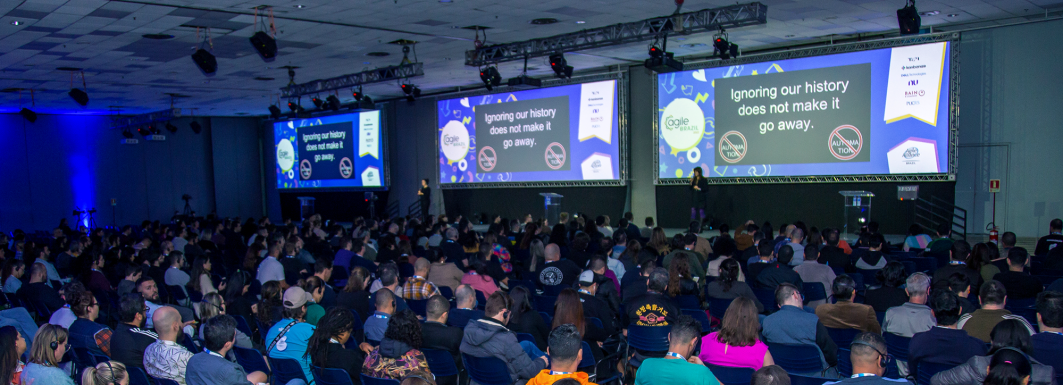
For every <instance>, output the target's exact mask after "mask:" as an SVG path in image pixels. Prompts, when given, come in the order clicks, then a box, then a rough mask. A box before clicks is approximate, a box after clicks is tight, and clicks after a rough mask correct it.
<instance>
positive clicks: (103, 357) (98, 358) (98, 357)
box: [90, 353, 111, 365]
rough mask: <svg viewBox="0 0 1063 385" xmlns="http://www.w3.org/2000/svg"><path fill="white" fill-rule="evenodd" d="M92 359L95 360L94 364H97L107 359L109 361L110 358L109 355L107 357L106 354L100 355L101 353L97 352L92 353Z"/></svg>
mask: <svg viewBox="0 0 1063 385" xmlns="http://www.w3.org/2000/svg"><path fill="white" fill-rule="evenodd" d="M90 354H91V353H90ZM92 360H93V361H96V365H99V364H100V363H101V362H107V361H110V360H111V357H107V356H101V355H99V354H92Z"/></svg>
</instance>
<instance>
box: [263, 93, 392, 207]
mask: <svg viewBox="0 0 1063 385" xmlns="http://www.w3.org/2000/svg"><path fill="white" fill-rule="evenodd" d="M380 135H381V130H380V111H366V112H359V113H352V114H342V115H332V116H323V117H319V118H311V119H299V120H289V121H283V122H277V123H274V124H273V137H274V144H275V145H276V150H277V151H276V153H277V171H276V172H277V188H278V189H296V188H327V187H382V186H383V177H384V175H383V170H384V161H383V159H381V156H380V155H381V153H382V151H381V148H382V144H381V140H380Z"/></svg>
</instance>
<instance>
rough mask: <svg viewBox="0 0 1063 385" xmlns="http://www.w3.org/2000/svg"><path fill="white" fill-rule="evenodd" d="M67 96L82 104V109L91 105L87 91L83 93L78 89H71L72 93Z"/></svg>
mask: <svg viewBox="0 0 1063 385" xmlns="http://www.w3.org/2000/svg"><path fill="white" fill-rule="evenodd" d="M67 95H70V98H72V99H74V101H75V102H77V103H78V104H80V105H81V106H82V107H84V106H86V105H88V104H89V94H87V93H85V91H82V90H80V89H77V88H71V89H70V92H68V93H67Z"/></svg>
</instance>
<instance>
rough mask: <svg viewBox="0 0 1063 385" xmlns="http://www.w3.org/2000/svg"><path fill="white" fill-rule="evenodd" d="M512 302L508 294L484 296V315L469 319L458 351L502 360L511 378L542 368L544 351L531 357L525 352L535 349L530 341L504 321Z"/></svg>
mask: <svg viewBox="0 0 1063 385" xmlns="http://www.w3.org/2000/svg"><path fill="white" fill-rule="evenodd" d="M512 307H513V304H512V302H511V300H510V298H509V296H508V295H506V294H505V293H503V292H495V293H494V294H491V296H490V297H488V298H487V305H486V311H485V314H486V317H484V318H482V319H478V320H474V321H470V322H469V324H468V326H465V335H464V336H463V337H462V340H461V353H462V354H468V355H470V356H473V357H495V358H498V359H500V360H502V361H503V362H505V363H506V369H507V371H508V372H509V377H510V378H512V379H513V381H514V382H517V381H522V380H528V379H531V378H532V377H535V376H536V375H538V374H539V372H540V371H542V370H543V369H545V368H546V364H547V358H546V356H545V355H542V356H539V357H538V358H532V357H531V355H530V354H529V353H528V352H533V351H535V350H538V348H535V344H534V343H532V342H531V341H522V342H518V341H517V336H516V335H514V334H513V333H512V332H510V331H509V329H506V324H507V323H509V318H510V316H511V314H512V311H511V308H512Z"/></svg>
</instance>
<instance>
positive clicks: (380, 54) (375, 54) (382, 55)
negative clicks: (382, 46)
mask: <svg viewBox="0 0 1063 385" xmlns="http://www.w3.org/2000/svg"><path fill="white" fill-rule="evenodd" d="M388 55H391V54H390V53H387V52H370V53H367V54H365V56H372V57H384V56H388Z"/></svg>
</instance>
